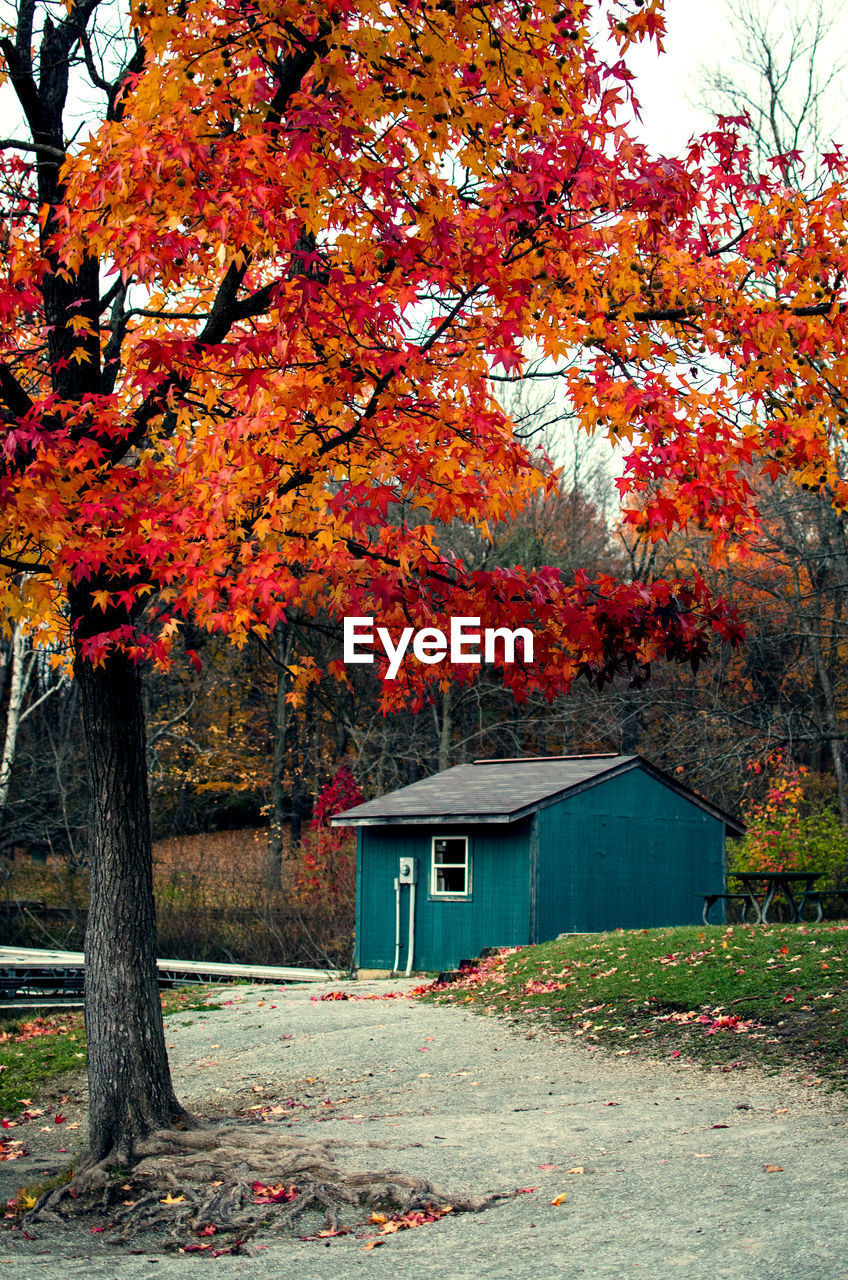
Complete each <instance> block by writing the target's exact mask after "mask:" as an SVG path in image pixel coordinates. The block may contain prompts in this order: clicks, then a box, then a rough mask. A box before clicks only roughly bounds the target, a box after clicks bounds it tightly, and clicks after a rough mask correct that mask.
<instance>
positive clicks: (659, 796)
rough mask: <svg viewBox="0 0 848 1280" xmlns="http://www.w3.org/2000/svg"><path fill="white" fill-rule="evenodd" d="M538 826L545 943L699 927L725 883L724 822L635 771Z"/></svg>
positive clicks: (566, 802)
mask: <svg viewBox="0 0 848 1280" xmlns="http://www.w3.org/2000/svg"><path fill="white" fill-rule="evenodd" d="M536 820H537V822H538V824H539V859H538V860H539V872H538V876H539V881H538V902H539V908H538V938H539V940H540V941H544V940H546V939H549V938H555V937H556V936H557V935H558V934H560V933H572V932H576V933H584V932H585V933H590V932H594V931H597V930H603V929H618V928H622V929H645V928H653V927H656V926H660V925H672V924H697V923H699V922H700V919H701V909H702V907H703V899H701V898H699V897H698V895H699V894H702V893H707V892H710V891H711V890H715V891H719V890H720V889H721V887H722V885H723V883H724V870H725V861H724V859H725V854H724V823H723V822H721V821H720V820H718V819H717V818H714V817H712V816H711V815H710V814H708V813H706V812H705V811H704V810H702V809H699V808H698V807H697V806H695V805H693V804H690V803H689V802H688V801H687V800H686V799H685V798H684V797H683V796H681V795H678V794H677V793H676V792H674V791H672V790H671V789H670V788H669V787H665V786H663V784H662V783H661V782H658V781H657V780H656V779H654V778H652V777H650V775H648V774H647V773H645V772H644V771H643V770H641V769H634V770H632V771H631V772H629V773H625V774H622V775H620V776H619V777H616V778H610V779H609V780H608V781H605V782H602V783H599V785H598V786H595V787H591V788H589V789H587V790H586V791H583V792H581V793H579V794H578V795H574V796H570V797H566V798H565V799H563V800H562V801H560V802H559V803H558V804H556V805H552V806H551V807H550V808H548V809H543V810H541V811H540V812H539V813H538V814H537V815H536Z"/></svg>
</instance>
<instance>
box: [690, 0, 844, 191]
mask: <svg viewBox="0 0 848 1280" xmlns="http://www.w3.org/2000/svg"><path fill="white" fill-rule="evenodd" d="M724 9H725V19H724V21H725V26H726V28H727V30H728V32H729V37H728V41H727V47H728V49H729V50H730V53H729V57H728V61H727V62H726V63H725V65H723V66H722V67H719V68H706V69H704V70H703V71H702V74H701V83H700V90H701V93H700V96H701V101H702V102H703V103H704V104H705V105H706V106H707V107H709V108H710V109H711V110H713V111H715V112H716V113H717V114H720V115H747V116H748V118H749V120H750V130H749V132H750V142H751V145H752V167H753V168H756V170H757V171H760V170H762V169H764V168H765V167H766V166H767V165H768V164H769V162H770V161H771V160H772V159H773V158H774V157H778V156H779V157H782V159H781V162H780V167H781V171H782V173H783V177H784V179H785V181H786V182H787V183H791V184H792V185H793V186H798V187H800V188H801V189H803V187H804V185H805V183H806V182H808V181H809V179H810V176H811V171H807V173H806V174H805V171H804V164H803V159H804V158H806V159H807V161H811V160H814V159H817V158H818V157H819V156H820V155H821V153H822V152H823V151H825V150H828V149H829V148H830V146H831V143H832V141H833V131H834V130H837V131H839V132H842V129H843V126H844V122H845V110H844V95H843V94H842V93H841V92H840V88H841V82H842V79H843V76H844V74H845V71H846V57H845V54H844V52H843V46H844V39H845V37H846V34H848V21H846V19H845V18H844V17H843V16H842V15H843V7H842V5H841V3H840V2H839V0H796V2H795V3H794V4H787V5H782V4H778V5H774V4H767V3H765V0H741V3H740V0H725V4H724ZM796 153H797V156H796ZM793 157H796V158H793Z"/></svg>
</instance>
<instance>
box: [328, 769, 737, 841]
mask: <svg viewBox="0 0 848 1280" xmlns="http://www.w3.org/2000/svg"><path fill="white" fill-rule="evenodd" d="M631 769H641V770H644V771H645V772H647V773H649V774H650V775H651V776H652V777H653V778H656V779H657V780H658V781H660V782H662V783H664V784H665V786H668V787H671V789H672V790H673V791H676V792H677V793H678V794H679V795H682V796H684V797H685V798H686V799H687V800H689V801H691V802H692V804H695V805H697V806H698V807H699V808H701V809H704V810H705V811H706V812H707V813H709V814H711V815H712V816H713V817H714V818H718V819H720V820H721V821H722V822H724V823H725V825H726V826H727V828H728V830H729V831H731V832H732V833H733V834H741V833H742V827H741V826H740V824H739V823H738V822H737V821H736V819H735V818H733V817H732V816H731V815H730V814H729V813H725V812H724V811H723V810H722V809H719V808H717V806H716V805H713V804H710V802H709V801H708V800H704V799H703V797H702V796H699V795H696V793H695V792H694V791H690V790H689V788H688V787H684V786H683V785H682V784H681V783H679V782H677V781H676V779H674V778H672V777H670V776H669V774H666V773H663V772H662V770H660V769H657V768H655V767H654V765H652V764H650V763H649V762H648V761H647V760H645V759H644V758H643V757H642V756H619V755H592V756H537V757H530V758H526V757H525V758H520V759H516V760H475V761H474V763H473V764H459V765H456V766H454V768H452V769H445V770H444V771H443V772H442V773H436V774H434V775H433V776H432V777H430V778H422V779H421V781H420V782H413V783H412V784H411V785H410V786H408V787H401V788H400V789H399V790H398V791H390V792H389V793H388V795H385V796H380V797H379V798H378V799H376V800H368V801H367V802H366V803H365V804H359V805H357V806H356V807H355V808H353V809H347V810H346V811H345V812H344V813H340V814H337V815H336V816H335V817H334V818H333V819H332V823H333V825H334V826H351V827H359V826H371V825H374V826H377V825H380V826H382V825H386V824H400V823H416V824H418V823H434V822H462V823H478V822H480V823H482V822H516V821H518V819H519V818H525V817H527V816H528V815H529V814H531V813H535V811H536V810H537V809H544V808H546V807H547V806H548V805H551V804H555V803H556V802H557V801H558V800H560V799H561V798H562V797H563V796H566V795H574V794H576V793H577V792H579V791H585V790H586V789H587V788H589V787H594V786H597V785H598V783H601V782H605V781H607V780H608V779H609V778H612V777H615V776H617V775H618V774H622V773H627V772H629V771H630V770H631Z"/></svg>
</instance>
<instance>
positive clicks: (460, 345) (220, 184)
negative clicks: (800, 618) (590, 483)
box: [0, 0, 844, 703]
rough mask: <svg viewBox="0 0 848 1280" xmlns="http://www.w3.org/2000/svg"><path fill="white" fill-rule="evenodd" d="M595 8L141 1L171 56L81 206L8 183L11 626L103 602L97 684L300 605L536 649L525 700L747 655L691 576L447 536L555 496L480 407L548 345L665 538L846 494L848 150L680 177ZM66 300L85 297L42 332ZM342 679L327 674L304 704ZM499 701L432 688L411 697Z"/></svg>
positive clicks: (615, 16) (1, 587)
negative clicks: (806, 190) (549, 561)
mask: <svg viewBox="0 0 848 1280" xmlns="http://www.w3.org/2000/svg"><path fill="white" fill-rule="evenodd" d="M589 13H590V7H589V6H588V5H587V4H583V3H580V2H579V0H578V2H575V3H574V4H571V5H567V6H564V7H563V6H561V5H560V4H559V3H553V2H552V0H540V3H539V4H537V5H534V6H532V7H531V6H524V5H523V4H522V5H517V4H514V3H512V0H496V2H495V3H492V4H489V5H487V6H486V7H485V9H481V8H480V7H479V6H474V5H471V4H470V3H467V2H466V0H457V2H456V3H454V0H439V3H424V2H422V0H418V2H417V3H412V4H410V3H406V2H405V3H403V4H400V3H397V4H392V3H389V4H383V3H380V4H378V3H374V2H372V0H360V2H359V3H356V4H353V3H352V2H351V0H325V3H323V4H307V3H303V2H302V0H283V3H282V4H280V3H278V2H277V0H275V2H274V3H273V4H272V3H271V2H270V0H250V3H248V4H239V5H234V4H232V3H230V2H229V0H217V2H214V3H211V4H210V3H207V2H206V0H204V3H200V0H194V2H188V0H182V2H181V3H180V5H179V6H178V7H175V6H174V5H170V4H168V3H163V2H162V0H156V2H155V3H143V4H137V5H136V6H135V7H134V9H133V12H132V24H133V28H134V30H135V32H136V33H137V37H138V40H139V42H140V45H141V47H142V48H143V50H144V59H143V62H142V61H138V62H137V63H136V64H134V65H133V66H132V68H131V69H130V70H129V72H128V74H127V76H126V78H125V80H124V83H123V87H122V90H121V94H120V107H119V109H118V108H116V109H114V110H113V111H112V112H111V118H110V119H108V120H105V121H104V122H103V123H102V124H101V125H100V126H99V127H97V128H96V129H94V130H93V131H92V133H91V135H90V137H89V138H88V139H87V140H86V141H83V142H81V143H80V144H79V146H78V148H77V149H76V150H75V151H74V153H73V154H72V155H69V156H68V158H67V160H66V162H65V165H64V168H63V170H62V182H61V191H60V197H61V198H57V200H56V201H55V203H54V204H53V206H52V207H51V208H50V209H49V210H48V209H43V208H42V209H40V210H39V208H38V202H37V200H36V199H35V198H34V196H33V194H32V192H31V181H32V172H31V166H30V165H29V163H28V162H24V161H21V160H11V159H7V160H5V161H4V162H3V163H4V164H5V166H6V179H7V183H10V182H12V180H13V179H14V181H15V182H16V183H17V184H18V186H19V187H20V188H21V190H22V192H23V196H22V201H21V208H20V216H16V218H15V220H14V222H13V223H10V224H9V226H8V240H9V245H8V255H7V262H6V266H5V268H4V275H3V277H2V280H0V315H2V317H3V320H4V330H3V334H2V340H1V341H0V362H2V364H3V367H4V369H5V370H6V371H7V372H6V375H4V377H5V380H4V381H2V383H0V396H2V397H3V398H4V400H5V407H6V411H7V412H6V419H7V420H6V423H5V442H4V451H5V458H6V464H5V467H4V468H3V469H2V471H0V497H2V499H3V514H2V517H0V554H1V555H2V560H0V566H2V577H0V605H2V606H3V607H4V609H6V610H7V612H8V613H9V614H10V615H11V616H14V617H16V616H19V615H26V616H28V617H29V618H31V619H38V621H39V623H40V625H41V626H42V627H43V632H42V636H43V638H44V639H45V640H50V639H51V638H55V637H57V636H59V637H61V636H63V635H64V634H65V631H66V628H67V620H66V612H65V608H64V604H63V593H64V592H66V591H67V590H68V589H70V590H71V591H72V592H73V591H74V589H75V588H76V587H79V586H80V584H87V586H86V589H87V592H88V594H87V597H86V601H85V605H84V608H85V612H86V615H87V617H86V625H85V635H84V638H83V640H82V643H81V647H82V649H83V651H84V652H85V653H86V654H87V655H88V656H89V657H90V658H92V659H93V660H94V661H99V660H100V659H102V657H103V655H104V653H105V652H106V651H107V649H108V648H109V646H110V645H112V644H121V645H123V646H125V647H127V648H129V649H130V651H131V652H132V653H134V654H136V655H137V656H139V657H142V656H150V657H153V658H154V659H156V660H157V661H160V662H167V660H168V654H169V651H170V648H171V646H172V645H173V643H174V641H175V638H176V637H177V635H178V633H179V630H180V628H181V627H182V626H183V624H184V623H185V622H186V620H188V619H194V620H195V621H198V622H199V623H200V624H201V625H203V626H205V627H207V628H209V629H218V630H221V631H223V632H225V633H227V634H228V635H230V636H231V637H232V638H233V639H234V640H235V641H236V642H237V643H240V642H242V641H243V640H244V638H245V636H246V634H247V632H248V631H249V630H251V629H258V630H259V631H260V632H261V631H262V630H263V629H264V628H267V627H270V626H273V625H274V624H275V623H276V622H277V621H278V620H279V619H280V618H281V617H282V616H284V614H285V613H286V612H287V611H291V610H298V611H301V612H302V613H303V614H306V615H309V614H318V613H327V614H329V615H330V617H331V618H333V619H338V618H340V617H341V616H343V615H344V614H358V615H366V616H370V615H374V616H379V617H380V619H381V620H382V621H383V623H384V624H385V625H387V626H389V627H392V626H402V625H408V624H410V623H411V624H412V625H413V626H414V627H416V628H422V627H425V626H427V625H431V624H433V623H436V622H438V621H440V620H442V619H443V618H444V617H445V616H446V615H448V614H451V613H453V614H461V615H463V616H475V615H476V616H479V617H480V618H481V619H482V621H483V625H490V624H499V625H504V624H508V625H510V626H513V627H514V626H521V625H530V626H532V627H533V629H534V633H535V637H536V645H535V648H536V660H535V663H534V665H533V666H532V667H531V668H523V667H520V666H516V667H515V668H513V669H511V670H510V671H509V672H508V673H507V675H506V677H505V678H507V679H508V680H509V682H510V683H511V684H512V686H513V687H514V689H515V691H516V693H517V695H518V696H519V697H521V696H524V695H525V694H526V693H527V692H529V691H530V690H533V689H543V690H544V691H545V692H546V693H549V694H553V693H554V692H556V691H557V690H559V689H562V688H565V687H567V686H568V685H569V684H570V683H571V681H572V680H573V679H574V678H575V677H576V676H577V675H584V676H586V677H588V678H589V679H590V680H593V681H594V682H595V683H598V684H602V683H604V682H605V681H606V680H607V679H609V678H611V677H612V676H614V675H615V674H617V673H619V672H621V671H625V672H627V673H628V674H631V675H632V674H634V673H636V674H637V675H638V674H639V673H640V671H642V670H644V669H646V668H647V666H648V664H650V663H651V662H652V661H654V660H656V659H658V658H661V657H662V658H668V659H672V660H677V661H690V660H691V661H694V662H697V661H698V660H699V659H700V657H701V656H703V654H704V653H705V652H706V650H707V648H708V646H709V643H710V639H711V637H712V636H713V635H714V634H716V633H717V634H719V635H721V636H723V637H725V638H728V639H736V638H738V635H739V629H738V626H737V624H736V622H735V620H734V618H733V616H732V614H731V613H730V611H729V610H727V609H726V608H725V607H724V606H722V605H721V604H720V603H718V602H716V601H715V600H713V599H712V597H711V595H710V593H709V591H708V590H707V588H706V586H705V584H704V582H703V581H702V580H701V579H699V578H698V577H697V576H694V575H686V577H685V580H681V581H671V582H668V583H666V582H662V581H660V582H656V583H650V584H634V583H630V582H625V583H622V582H617V581H615V580H613V579H612V578H608V577H607V578H601V579H597V580H594V581H593V580H590V579H589V578H588V577H587V576H586V575H580V574H578V575H577V578H576V580H574V581H566V580H565V579H564V578H563V576H562V575H561V574H560V573H559V572H558V571H556V570H554V569H541V570H527V569H524V568H522V567H520V566H518V567H515V568H511V569H500V568H498V569H489V570H486V571H485V572H483V571H478V572H476V573H473V574H472V573H469V572H468V571H467V570H466V568H465V566H464V565H463V564H462V562H461V560H459V559H458V558H457V557H456V556H455V555H453V554H452V553H451V552H450V551H449V550H447V549H445V548H443V547H441V546H440V542H439V530H440V528H441V527H443V526H445V525H449V524H450V523H451V522H454V521H462V522H465V523H469V524H473V525H475V526H477V527H478V528H479V529H480V530H481V532H482V533H484V535H485V533H486V531H488V530H490V529H491V527H493V526H494V525H496V524H497V522H498V521H501V520H507V519H512V518H515V517H516V516H517V515H518V514H519V513H520V511H521V510H522V508H523V506H524V504H525V503H526V502H527V501H528V500H529V499H530V498H531V497H532V496H533V495H534V494H537V493H539V492H544V491H546V490H550V489H551V488H553V487H554V486H555V484H556V478H555V474H554V472H553V469H552V468H551V466H550V464H549V463H548V461H547V460H546V459H545V458H544V456H543V455H541V454H539V453H537V452H535V451H534V450H533V449H532V447H530V446H528V444H526V443H525V442H524V441H522V440H521V439H520V438H519V437H518V436H517V434H516V432H515V430H514V425H513V423H512V421H511V419H510V417H509V415H508V413H507V412H506V411H505V410H504V408H503V407H502V405H501V404H500V402H499V399H498V387H499V385H500V384H499V383H498V382H497V381H494V382H493V381H492V375H494V377H495V378H499V377H503V376H511V375H514V374H516V373H518V372H520V371H521V370H522V369H523V368H524V366H525V364H526V362H527V359H528V355H529V353H531V352H532V353H534V354H535V353H539V354H540V355H541V356H542V357H543V358H544V359H545V360H547V361H549V362H550V361H558V362H560V365H561V367H562V372H563V374H564V375H565V376H564V378H563V381H564V384H565V385H566V387H567V390H568V395H569V398H570V402H571V406H572V408H573V410H574V412H575V413H576V414H577V415H578V417H579V418H580V420H581V421H582V423H583V425H584V426H585V427H586V429H587V430H591V431H597V430H601V431H603V432H605V433H607V434H608V435H609V437H610V439H611V440H612V441H613V442H629V448H630V456H629V461H628V463H627V466H626V470H625V472H624V475H623V477H622V481H621V487H622V490H623V494H624V497H625V499H626V500H627V501H628V502H629V503H630V505H629V506H628V508H627V513H628V514H627V518H628V519H632V520H633V521H634V522H635V523H637V524H638V525H639V526H640V527H641V528H642V529H643V530H644V531H645V532H646V534H647V535H648V536H651V537H661V536H665V535H666V534H667V533H668V531H670V530H671V529H673V528H675V527H676V526H682V525H685V524H686V523H687V522H689V521H692V520H694V521H697V522H699V523H701V524H703V525H705V526H706V527H708V528H709V529H710V530H711V532H712V533H713V534H714V536H715V537H716V538H717V539H718V540H719V541H721V540H723V539H725V538H726V537H727V534H728V530H729V528H730V527H731V525H732V524H733V523H734V522H736V523H737V524H739V525H740V526H742V525H744V524H746V523H750V522H751V521H754V520H755V511H754V501H753V491H752V488H751V486H750V483H749V480H748V472H749V470H750V468H751V467H755V468H756V467H758V466H760V465H767V466H768V467H769V468H771V469H774V468H777V470H778V471H785V472H787V473H788V474H793V475H795V476H797V477H798V479H799V480H802V481H803V482H804V483H807V482H810V481H811V480H812V479H814V480H815V483H831V484H835V472H834V466H833V464H832V460H831V444H832V441H831V436H832V433H833V430H834V429H835V427H836V425H838V421H839V414H840V412H841V410H840V409H839V395H841V385H842V377H843V370H842V359H843V357H842V346H843V341H844V320H843V317H842V311H841V303H840V301H839V299H840V298H841V289H842V285H841V274H840V273H841V270H842V266H841V264H842V261H843V257H844V253H843V249H842V246H841V245H840V243H839V235H838V231H839V226H838V219H837V218H836V213H835V210H836V207H837V203H838V199H837V197H838V190H839V183H840V181H841V167H840V166H841V161H840V159H839V158H838V157H834V158H833V159H832V160H831V169H830V172H831V176H832V181H831V183H830V185H829V186H828V187H827V189H826V191H825V192H824V193H823V194H822V195H821V196H819V197H816V199H815V201H807V202H806V203H805V202H804V201H802V200H801V199H800V197H796V196H795V195H793V194H792V193H787V192H785V191H784V190H783V189H782V188H781V187H779V185H777V184H769V183H768V182H761V183H758V184H754V185H752V184H751V183H750V181H749V179H748V177H747V169H746V162H745V153H744V149H743V148H742V147H741V146H740V145H739V142H738V138H737V137H736V135H735V133H734V131H733V129H732V128H725V129H723V130H721V131H717V132H716V133H715V135H714V136H713V137H712V138H711V139H710V140H709V142H707V143H704V144H699V146H698V147H693V148H692V150H691V151H690V153H689V154H688V155H687V156H686V157H684V158H683V159H681V160H675V161H671V160H658V159H656V158H655V157H652V156H651V155H650V154H649V153H648V152H647V151H646V149H645V148H644V147H643V146H642V145H641V144H639V143H637V142H636V141H634V139H633V138H631V137H630V136H629V135H628V133H627V131H626V129H625V127H624V126H623V125H622V124H621V122H620V121H621V111H620V108H621V105H622V103H623V101H624V99H625V97H626V96H627V93H628V85H627V80H626V77H625V76H624V74H623V73H622V68H621V66H620V65H615V66H614V65H611V64H610V63H607V62H605V61H604V60H603V59H602V58H601V57H600V56H599V55H598V54H597V53H596V52H595V50H594V48H593V44H592V37H591V34H590V26H589ZM608 16H609V19H610V22H611V29H612V31H613V33H614V36H615V38H616V39H617V40H618V41H619V44H620V45H621V46H622V47H626V46H627V44H628V43H629V42H631V41H632V40H634V39H638V38H642V37H657V36H659V35H661V33H662V11H661V6H660V4H659V3H657V2H656V0H651V2H650V3H648V4H645V5H637V4H634V5H629V4H620V5H616V4H611V5H609V6H608ZM28 183H30V189H28V187H27V184H28ZM840 207H841V206H840ZM769 246H771V248H769ZM54 278H56V279H61V280H62V281H64V282H65V283H66V284H67V286H68V293H69V296H70V298H71V300H69V301H67V302H66V303H65V304H64V308H63V309H62V310H61V312H60V314H58V315H54V314H52V313H51V314H50V315H48V314H47V311H46V310H45V303H44V299H45V298H46V297H47V296H48V295H49V292H50V289H49V283H50V280H51V279H54ZM100 279H102V281H103V283H102V286H101V284H100V283H99V280H100ZM752 280H753V281H754V283H753V284H752ZM815 280H818V283H817V284H816V283H815ZM101 294H102V295H103V296H102V297H101ZM48 310H49V308H48ZM48 332H50V333H51V334H52V335H53V337H52V338H51V344H49V345H48V347H47V354H46V355H45V345H44V343H45V338H46V335H47V333H48ZM60 338H61V341H59V339H60ZM51 351H53V352H54V354H53V355H51ZM819 351H826V352H827V353H828V358H829V366H828V374H827V378H824V377H823V376H822V375H821V373H820V371H819V370H818V368H817V366H816V363H815V361H813V360H812V356H811V352H812V353H815V352H819ZM55 352H61V354H55ZM705 369H706V370H707V372H704V370H705ZM71 374H73V377H71ZM808 402H809V403H808ZM814 473H815V474H814ZM821 477H824V479H823V480H822V479H821ZM839 493H841V490H838V494H839ZM838 494H837V496H838ZM77 607H78V608H79V607H80V606H79V605H78V606H77ZM331 673H332V674H333V675H336V676H338V677H339V678H344V672H343V670H342V669H341V666H340V664H339V663H332V664H331ZM321 674H322V673H321V672H320V671H319V670H318V669H317V668H316V667H315V666H314V665H309V664H307V663H304V664H301V665H300V666H299V667H298V668H297V670H296V671H295V672H294V681H293V695H292V696H293V697H295V698H297V697H299V696H300V694H301V693H302V692H303V690H304V688H305V687H306V686H307V685H308V684H309V683H311V682H313V681H315V680H318V679H320V677H321ZM473 674H474V673H473V670H471V669H469V668H467V667H466V668H464V669H454V670H452V671H450V672H449V673H448V674H446V673H445V670H444V669H440V670H439V672H438V673H434V672H433V671H432V670H431V669H426V668H424V667H421V666H417V667H415V668H413V669H412V670H411V671H410V672H409V673H407V674H406V676H405V678H404V679H402V680H400V681H398V682H395V683H394V684H393V685H392V687H391V689H388V688H387V692H386V696H385V701H386V703H388V702H389V700H390V699H393V700H394V701H395V702H400V701H402V700H409V699H412V700H413V701H414V700H416V699H420V698H421V697H422V695H423V692H424V689H425V685H426V681H427V680H428V679H448V678H455V679H468V678H471V676H472V675H473Z"/></svg>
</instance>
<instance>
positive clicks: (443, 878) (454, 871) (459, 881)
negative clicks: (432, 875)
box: [436, 867, 465, 893]
mask: <svg viewBox="0 0 848 1280" xmlns="http://www.w3.org/2000/svg"><path fill="white" fill-rule="evenodd" d="M436 892H437V893H465V867H439V868H438V870H437V871H436Z"/></svg>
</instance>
